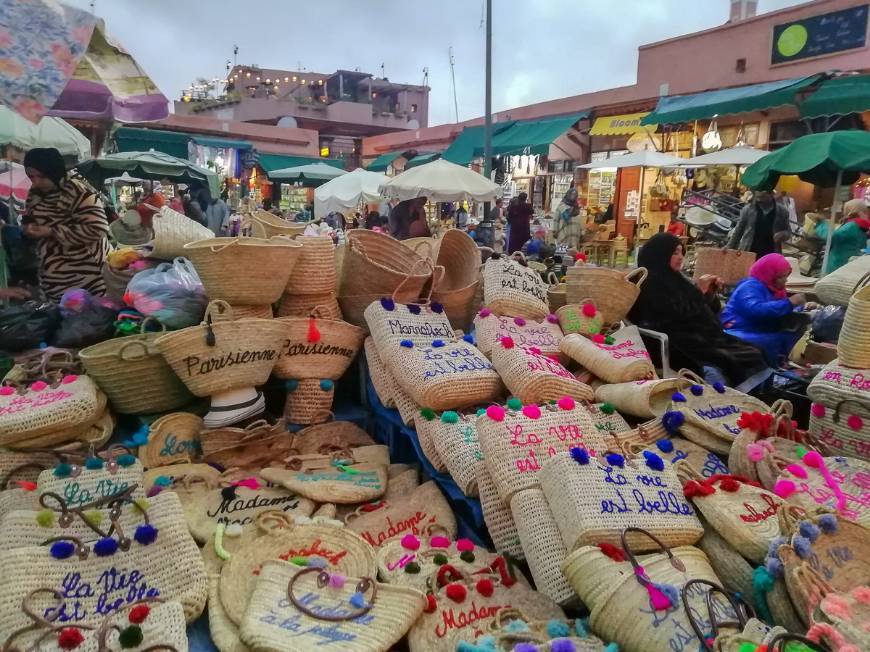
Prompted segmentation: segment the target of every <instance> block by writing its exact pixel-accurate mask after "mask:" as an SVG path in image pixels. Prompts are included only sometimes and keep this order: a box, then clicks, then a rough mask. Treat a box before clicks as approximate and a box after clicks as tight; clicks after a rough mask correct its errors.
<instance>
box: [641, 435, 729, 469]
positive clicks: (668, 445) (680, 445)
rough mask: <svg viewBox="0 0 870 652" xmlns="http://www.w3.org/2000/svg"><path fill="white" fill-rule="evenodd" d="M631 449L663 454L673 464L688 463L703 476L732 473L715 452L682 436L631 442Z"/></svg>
mask: <svg viewBox="0 0 870 652" xmlns="http://www.w3.org/2000/svg"><path fill="white" fill-rule="evenodd" d="M629 450H631V451H632V452H637V453H640V454H643V451H644V450H647V451H649V452H650V453H655V454H656V455H659V456H661V457H662V458H663V459H665V460H667V461H668V462H670V463H671V464H676V463H677V462H680V463H681V464H686V465H688V466H690V467H691V468H692V469H693V470H694V471H697V472H698V473H699V474H700V475H701V477H702V478H709V477H712V476H714V475H717V474H723V473H724V474H728V473H730V471H729V467H727V466H725V464H723V463H722V460H721V459H720V458H719V457H718V456H717V455H716V454H715V453H711V452H710V451H708V450H707V449H706V448H703V447H701V446H698V444H696V443H694V442H691V441H689V440H688V439H683V438H682V437H673V438H671V439H659V440H658V441H656V442H655V443H653V444H650V445H645V444H631V445H630V446H629Z"/></svg>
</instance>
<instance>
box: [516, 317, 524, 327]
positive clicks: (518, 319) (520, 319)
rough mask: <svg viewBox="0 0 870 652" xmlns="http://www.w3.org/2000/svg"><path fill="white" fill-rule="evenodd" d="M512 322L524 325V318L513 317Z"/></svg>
mask: <svg viewBox="0 0 870 652" xmlns="http://www.w3.org/2000/svg"><path fill="white" fill-rule="evenodd" d="M514 323H515V324H516V325H517V326H525V325H526V320H525V319H523V318H522V317H514Z"/></svg>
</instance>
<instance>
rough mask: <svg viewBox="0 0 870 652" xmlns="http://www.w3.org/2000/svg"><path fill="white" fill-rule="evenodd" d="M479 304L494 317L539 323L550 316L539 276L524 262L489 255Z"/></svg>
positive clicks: (545, 292) (545, 289) (545, 285)
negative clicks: (487, 309)
mask: <svg viewBox="0 0 870 652" xmlns="http://www.w3.org/2000/svg"><path fill="white" fill-rule="evenodd" d="M515 256H516V254H515ZM521 257H522V254H520V258H521ZM483 303H484V305H486V306H487V307H488V308H489V309H490V310H491V311H492V312H494V313H495V314H497V315H509V316H511V317H524V318H526V319H536V320H541V319H544V318H545V317H546V316H547V315H548V314H550V308H549V306H548V305H547V284H546V283H545V282H544V280H543V279H542V278H541V275H540V274H539V273H538V272H536V271H534V270H532V269H530V268H529V267H528V266H527V265H525V260H524V259H522V260H516V259H515V258H509V257H507V256H502V255H500V254H493V255H492V256H490V257H489V259H488V260H487V261H486V263H484V265H483Z"/></svg>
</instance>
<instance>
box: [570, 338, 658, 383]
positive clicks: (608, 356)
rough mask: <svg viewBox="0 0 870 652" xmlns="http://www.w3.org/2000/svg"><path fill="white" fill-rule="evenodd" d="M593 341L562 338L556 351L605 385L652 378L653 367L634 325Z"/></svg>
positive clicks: (653, 374)
mask: <svg viewBox="0 0 870 652" xmlns="http://www.w3.org/2000/svg"><path fill="white" fill-rule="evenodd" d="M597 337H599V338H601V339H602V340H603V341H595V340H591V339H589V338H586V337H584V336H582V335H576V334H575V335H566V336H565V337H564V338H563V339H562V343H561V344H560V345H559V348H560V349H561V350H562V353H564V354H565V355H567V356H568V357H570V358H571V359H572V360H574V361H575V362H578V363H579V364H580V365H581V366H583V368H584V369H588V370H589V371H591V372H592V373H593V374H595V375H596V376H597V377H599V378H601V379H602V380H604V381H606V382H609V383H624V382H629V381H632V380H650V379H653V378H655V367H653V364H652V362H651V361H650V357H649V353H648V352H647V350H646V346H644V343H643V340H642V339H641V338H640V332H639V331H638V330H637V326H625V327H623V328H620V329H619V330H617V331H614V332H613V333H611V334H610V335H608V336H607V338H603V337H602V336H601V335H598V336H597Z"/></svg>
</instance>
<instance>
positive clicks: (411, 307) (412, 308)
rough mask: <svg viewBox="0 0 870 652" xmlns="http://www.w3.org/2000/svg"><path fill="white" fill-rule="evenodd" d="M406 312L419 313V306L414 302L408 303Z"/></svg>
mask: <svg viewBox="0 0 870 652" xmlns="http://www.w3.org/2000/svg"><path fill="white" fill-rule="evenodd" d="M408 312H410V313H411V314H412V315H419V314H420V306H418V305H417V304H416V303H409V304H408Z"/></svg>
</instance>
